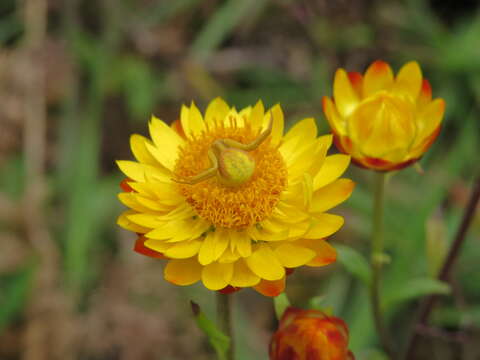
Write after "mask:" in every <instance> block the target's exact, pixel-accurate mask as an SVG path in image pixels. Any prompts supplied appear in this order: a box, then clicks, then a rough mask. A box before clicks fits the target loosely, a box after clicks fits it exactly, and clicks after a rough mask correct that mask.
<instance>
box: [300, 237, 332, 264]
mask: <svg viewBox="0 0 480 360" xmlns="http://www.w3.org/2000/svg"><path fill="white" fill-rule="evenodd" d="M298 241H299V242H300V243H301V244H302V245H303V246H305V247H308V248H309V249H311V250H313V251H315V253H316V254H317V255H316V256H315V257H314V258H313V260H311V261H310V262H309V263H307V266H313V267H318V266H325V265H328V264H331V263H333V262H335V261H336V260H337V251H336V250H335V248H334V247H333V246H332V245H330V244H329V243H328V242H327V241H326V240H325V239H301V240H298Z"/></svg>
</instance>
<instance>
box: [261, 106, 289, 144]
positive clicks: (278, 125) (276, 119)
mask: <svg viewBox="0 0 480 360" xmlns="http://www.w3.org/2000/svg"><path fill="white" fill-rule="evenodd" d="M270 112H271V114H272V115H271V116H272V121H273V126H272V134H271V135H270V144H271V145H273V146H277V145H279V144H280V141H281V140H282V137H283V126H284V121H283V111H282V108H281V107H280V105H279V104H277V105H275V106H274V107H273V108H272V109H271V110H270ZM264 125H265V124H264ZM266 125H268V123H267V124H266Z"/></svg>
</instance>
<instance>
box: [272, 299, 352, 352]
mask: <svg viewBox="0 0 480 360" xmlns="http://www.w3.org/2000/svg"><path fill="white" fill-rule="evenodd" d="M270 360H354V356H353V354H352V353H351V352H350V351H349V350H348V328H347V325H346V324H345V322H344V321H343V320H341V319H339V318H337V317H333V316H328V315H326V314H325V313H323V312H321V311H318V310H302V309H297V308H293V307H289V308H288V309H287V310H286V311H285V313H284V314H283V316H282V319H281V320H280V325H279V328H278V331H277V332H276V333H275V334H274V335H273V338H272V341H271V343H270Z"/></svg>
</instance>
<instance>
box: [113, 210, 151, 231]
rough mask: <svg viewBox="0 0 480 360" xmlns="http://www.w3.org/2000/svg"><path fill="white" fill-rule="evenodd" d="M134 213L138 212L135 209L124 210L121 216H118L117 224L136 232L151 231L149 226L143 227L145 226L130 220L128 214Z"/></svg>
mask: <svg viewBox="0 0 480 360" xmlns="http://www.w3.org/2000/svg"><path fill="white" fill-rule="evenodd" d="M132 214H136V212H135V211H132V210H127V211H124V212H123V213H122V214H120V216H119V217H118V219H117V224H118V225H119V226H120V227H122V228H124V229H126V230H130V231H133V232H136V233H140V234H145V233H146V232H148V231H150V229H149V228H146V227H143V226H140V225H137V224H135V223H133V222H131V221H130V220H128V216H130V215H132Z"/></svg>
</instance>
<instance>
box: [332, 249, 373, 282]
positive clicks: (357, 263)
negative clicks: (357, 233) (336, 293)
mask: <svg viewBox="0 0 480 360" xmlns="http://www.w3.org/2000/svg"><path fill="white" fill-rule="evenodd" d="M335 249H336V250H337V252H338V261H339V262H340V263H341V264H342V265H343V266H344V267H345V269H346V270H347V271H348V272H349V273H351V274H352V275H353V276H354V277H356V278H357V279H359V280H360V281H361V282H363V283H364V284H365V285H368V284H370V279H371V278H372V275H371V269H370V265H369V264H368V261H367V260H366V259H365V257H364V256H363V255H362V254H360V253H359V252H358V251H357V250H355V249H353V248H351V247H349V246H345V245H336V246H335Z"/></svg>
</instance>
